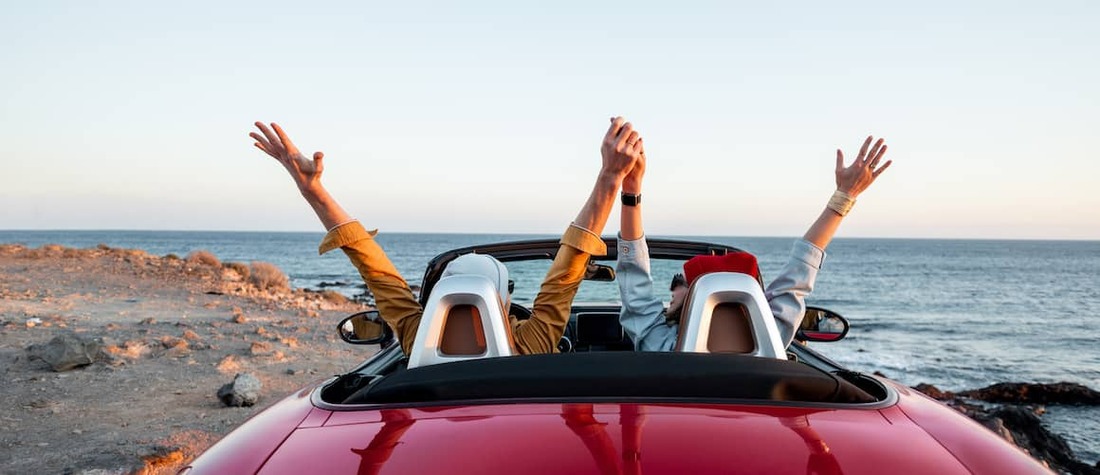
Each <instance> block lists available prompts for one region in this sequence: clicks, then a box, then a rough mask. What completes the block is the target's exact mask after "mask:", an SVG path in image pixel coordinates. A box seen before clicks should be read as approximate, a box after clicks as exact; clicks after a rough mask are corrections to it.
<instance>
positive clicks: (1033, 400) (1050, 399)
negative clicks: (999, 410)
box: [959, 383, 1100, 406]
mask: <svg viewBox="0 0 1100 475" xmlns="http://www.w3.org/2000/svg"><path fill="white" fill-rule="evenodd" d="M959 396H962V397H968V398H971V399H977V400H979V401H986V402H996V403H1009V404H1065V405H1072V406H1096V405H1100V392H1097V391H1094V390H1092V389H1089V388H1088V387H1087V386H1082V385H1080V384H1075V383H1054V384H1032V383H998V384H994V385H992V386H987V387H984V388H982V389H973V390H970V391H963V392H961V393H959Z"/></svg>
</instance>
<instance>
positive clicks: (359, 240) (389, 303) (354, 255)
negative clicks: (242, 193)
mask: <svg viewBox="0 0 1100 475" xmlns="http://www.w3.org/2000/svg"><path fill="white" fill-rule="evenodd" d="M256 127H257V128H259V129H260V132H262V135H261V134H257V133H256V132H252V133H251V134H249V136H250V137H252V138H253V139H254V140H256V144H255V145H256V147H257V148H259V149H260V150H263V151H264V152H265V153H267V154H268V155H270V156H271V157H272V158H274V159H275V160H277V161H278V162H279V163H280V164H282V165H283V168H286V171H287V172H288V173H290V178H291V179H292V180H294V184H295V185H297V186H298V191H300V192H301V193H302V197H304V198H305V199H306V202H308V203H309V205H310V206H311V207H312V208H313V211H314V212H315V213H317V218H319V219H320V220H321V224H323V225H324V226H325V229H326V230H328V234H326V235H325V237H324V239H323V240H322V241H321V246H320V248H319V249H318V251H319V252H321V253H322V254H324V253H326V252H328V251H331V250H333V249H336V248H339V249H341V250H343V251H344V254H345V255H347V256H348V259H349V260H351V263H352V265H354V266H355V268H356V269H357V270H359V275H361V276H362V277H363V281H364V282H366V284H367V288H369V289H370V291H371V293H372V294H373V295H374V301H375V306H377V307H378V311H379V313H381V314H382V318H383V319H384V320H385V321H386V323H388V324H389V325H390V327H391V328H393V329H394V331H395V332H396V333H397V338H398V340H399V341H400V342H401V348H402V349H403V350H405V354H409V350H410V348H411V346H412V344H413V342H414V341H415V340H416V331H417V329H418V328H419V326H420V317H421V315H422V314H423V309H422V308H421V307H420V303H419V302H417V300H416V296H414V295H413V293H412V291H411V290H410V289H409V285H408V283H406V282H405V279H404V278H403V277H401V273H400V272H398V271H397V267H395V266H394V265H393V262H392V261H390V259H389V257H388V256H386V253H385V251H383V250H382V247H381V246H379V245H378V243H377V242H375V240H374V232H372V231H367V230H366V229H364V228H363V226H362V225H361V224H360V223H359V222H358V221H355V220H353V219H352V218H351V216H350V215H349V214H348V213H347V212H346V211H344V208H342V207H341V206H340V204H339V203H337V202H336V199H335V198H333V197H332V195H330V194H329V192H328V190H326V189H325V187H324V186H323V185H322V184H321V173H322V172H323V171H324V163H323V161H322V160H323V159H324V156H325V155H324V154H323V153H321V152H314V153H313V159H312V160H310V159H308V158H306V157H305V156H304V155H302V153H301V152H299V151H298V147H296V146H294V142H291V141H290V137H288V136H287V134H286V132H284V131H283V129H282V127H279V125H278V124H275V123H272V124H271V127H270V128H269V127H268V126H266V125H264V124H263V123H262V122H256ZM272 129H274V131H272Z"/></svg>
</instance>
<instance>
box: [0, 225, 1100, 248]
mask: <svg viewBox="0 0 1100 475" xmlns="http://www.w3.org/2000/svg"><path fill="white" fill-rule="evenodd" d="M4 232H16V233H33V232H46V233H67V232H71V233H80V232H100V233H111V232H137V233H242V234H245V233H255V234H259V233H283V234H320V235H324V234H325V233H326V232H325V231H287V230H241V229H236V230H225V229H190V230H184V229H0V233H4ZM384 234H425V235H427V234H453V235H459V236H494V235H512V236H539V237H546V236H557V235H560V233H532V232H505V231H500V232H455V231H435V232H429V231H386V232H385V233H384ZM601 236H602V237H604V238H615V237H616V236H617V233H615V234H611V235H607V234H603V235H601ZM646 236H654V237H668V238H674V239H675V238H748V239H790V238H796V239H797V238H798V236H790V235H788V236H779V235H770V236H765V235H747V234H665V233H652V234H649V233H647V234H646ZM846 239H877V240H924V241H1050V242H1066V241H1069V242H1100V238H1072V237H1070V238H1067V237H1058V238H1054V237H1051V238H1048V237H898V236H836V237H834V238H833V241H836V240H846ZM0 244H14V243H0Z"/></svg>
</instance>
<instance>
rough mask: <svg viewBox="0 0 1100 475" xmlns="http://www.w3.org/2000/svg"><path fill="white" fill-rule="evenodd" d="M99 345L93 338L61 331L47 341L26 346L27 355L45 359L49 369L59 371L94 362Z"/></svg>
mask: <svg viewBox="0 0 1100 475" xmlns="http://www.w3.org/2000/svg"><path fill="white" fill-rule="evenodd" d="M100 346H101V345H100V342H99V341H97V340H95V339H92V338H87V337H83V336H80V335H77V334H75V333H62V334H60V335H57V336H55V337H54V338H53V339H52V340H50V341H49V343H45V344H41V345H31V346H29V347H27V355H28V357H29V358H30V359H32V360H42V361H45V362H46V364H48V365H50V368H51V369H53V370H54V371H57V372H61V371H68V370H70V369H73V368H79V367H81V366H87V365H90V364H92V363H94V362H95V359H96V355H97V354H98V353H99V348H100Z"/></svg>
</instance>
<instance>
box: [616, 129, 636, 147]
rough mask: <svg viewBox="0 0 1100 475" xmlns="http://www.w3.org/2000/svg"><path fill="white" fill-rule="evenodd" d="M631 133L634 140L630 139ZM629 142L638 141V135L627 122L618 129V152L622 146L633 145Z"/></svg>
mask: <svg viewBox="0 0 1100 475" xmlns="http://www.w3.org/2000/svg"><path fill="white" fill-rule="evenodd" d="M632 132H633V134H634V139H631V138H630V136H631V133H632ZM631 140H638V133H637V132H634V124H631V123H630V122H627V123H626V124H623V127H622V128H621V129H619V140H618V142H617V145H618V147H617V148H618V149H619V150H622V149H623V145H625V144H628V143H629V144H631V145H633V143H634V142H632V141H631Z"/></svg>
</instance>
